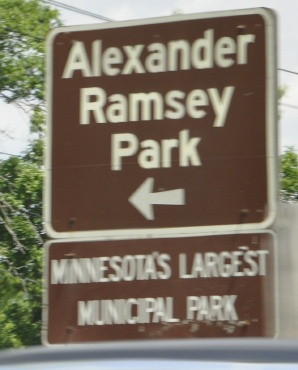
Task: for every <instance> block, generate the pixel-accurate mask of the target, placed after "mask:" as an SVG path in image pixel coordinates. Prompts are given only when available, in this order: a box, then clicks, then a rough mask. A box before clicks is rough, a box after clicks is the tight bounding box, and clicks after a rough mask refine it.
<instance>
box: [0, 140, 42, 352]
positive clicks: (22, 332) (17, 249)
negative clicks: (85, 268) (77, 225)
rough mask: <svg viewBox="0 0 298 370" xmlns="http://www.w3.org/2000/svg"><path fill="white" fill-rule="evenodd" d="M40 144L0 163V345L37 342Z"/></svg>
mask: <svg viewBox="0 0 298 370" xmlns="http://www.w3.org/2000/svg"><path fill="white" fill-rule="evenodd" d="M41 149H42V145H41V141H38V142H36V143H34V144H31V146H30V148H29V149H28V152H27V153H26V154H25V155H24V156H22V157H21V158H18V157H10V158H9V159H8V160H6V161H4V162H2V163H1V164H0V189H1V194H0V195H1V197H0V235H1V239H0V291H1V295H0V328H1V330H0V348H6V347H19V346H24V345H32V344H37V343H40V325H41V303H40V302H41V266H42V244H43V231H42V221H41V210H42V169H41V162H42V157H41V152H42V150H41Z"/></svg>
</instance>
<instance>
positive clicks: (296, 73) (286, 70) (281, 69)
mask: <svg viewBox="0 0 298 370" xmlns="http://www.w3.org/2000/svg"><path fill="white" fill-rule="evenodd" d="M277 69H278V70H279V71H282V72H287V73H292V74H293V75H298V72H294V71H290V70H289V69H283V68H277Z"/></svg>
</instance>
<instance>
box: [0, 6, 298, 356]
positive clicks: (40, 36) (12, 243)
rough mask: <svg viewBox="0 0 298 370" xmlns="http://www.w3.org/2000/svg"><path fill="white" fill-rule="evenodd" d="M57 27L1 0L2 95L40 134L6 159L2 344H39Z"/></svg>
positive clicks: (0, 169) (49, 18)
mask: <svg viewBox="0 0 298 370" xmlns="http://www.w3.org/2000/svg"><path fill="white" fill-rule="evenodd" d="M59 25H60V21H59V14H58V13H57V12H56V11H53V10H52V9H50V8H49V7H48V6H46V5H45V3H43V2H42V1H40V0H0V60H1V63H0V99H2V100H4V101H5V102H6V103H11V104H17V105H18V106H19V107H20V108H21V109H25V110H26V112H27V113H28V112H29V114H30V124H31V127H30V128H31V131H32V132H34V133H36V134H37V135H36V137H37V139H35V140H32V142H31V143H30V144H29V146H28V149H27V150H26V152H25V153H23V155H21V156H20V157H9V158H8V159H7V160H2V161H0V349H1V348H11V347H22V346H29V345H34V344H40V335H41V306H42V303H41V294H42V259H43V250H42V245H43V242H44V239H45V234H44V230H43V225H42V178H43V167H42V166H43V127H44V121H45V119H44V118H45V104H44V62H45V40H46V36H47V34H48V31H49V30H50V29H51V28H53V27H56V26H59ZM2 134H5V133H2ZM0 139H1V133H0ZM281 186H282V191H281V199H282V200H284V201H286V202H295V201H297V200H298V155H297V152H296V151H295V148H293V147H290V148H287V149H286V151H285V152H284V154H283V155H282V156H281Z"/></svg>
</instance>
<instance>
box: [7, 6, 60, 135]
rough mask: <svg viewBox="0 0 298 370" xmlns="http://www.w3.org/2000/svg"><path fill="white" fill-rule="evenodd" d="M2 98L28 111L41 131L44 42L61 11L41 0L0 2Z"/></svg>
mask: <svg viewBox="0 0 298 370" xmlns="http://www.w3.org/2000/svg"><path fill="white" fill-rule="evenodd" d="M0 19H1V22H0V60H1V63H0V98H1V99H2V100H3V101H5V102H6V103H14V104H16V105H17V106H19V107H20V108H22V109H25V110H26V112H27V113H29V114H30V116H31V130H32V131H33V132H41V131H42V129H43V127H42V123H43V122H42V120H41V119H40V116H41V115H42V112H43V111H44V78H45V77H44V76H45V74H44V70H45V58H44V54H45V41H46V36H47V34H48V32H49V30H50V29H51V28H53V27H56V26H59V25H60V24H61V23H60V21H59V19H58V12H57V11H56V10H52V9H51V8H50V7H49V6H46V5H45V4H44V3H42V2H41V1H39V0H0Z"/></svg>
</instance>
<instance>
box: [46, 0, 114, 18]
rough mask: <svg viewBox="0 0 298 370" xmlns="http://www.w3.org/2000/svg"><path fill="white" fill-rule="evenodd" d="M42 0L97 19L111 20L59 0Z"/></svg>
mask: <svg viewBox="0 0 298 370" xmlns="http://www.w3.org/2000/svg"><path fill="white" fill-rule="evenodd" d="M42 2H44V3H47V4H49V5H53V6H57V7H59V8H64V9H66V10H70V11H72V12H75V13H80V14H84V15H87V16H88V17H92V18H97V19H100V20H102V21H106V22H111V21H112V19H110V18H107V17H104V16H103V15H100V14H95V13H92V12H89V11H87V10H83V9H79V8H76V7H74V6H72V5H67V4H63V3H60V2H59V1H55V0H42Z"/></svg>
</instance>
